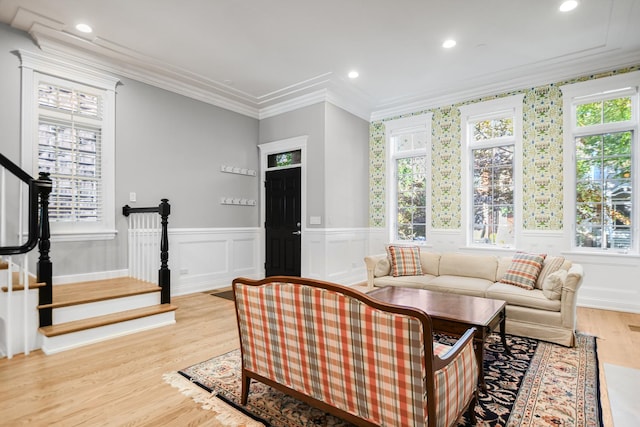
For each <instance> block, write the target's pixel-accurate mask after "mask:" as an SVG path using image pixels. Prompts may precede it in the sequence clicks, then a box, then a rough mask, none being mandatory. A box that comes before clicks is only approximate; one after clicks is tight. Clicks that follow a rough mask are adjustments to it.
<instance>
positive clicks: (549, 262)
mask: <svg viewBox="0 0 640 427" xmlns="http://www.w3.org/2000/svg"><path fill="white" fill-rule="evenodd" d="M563 264H564V257H563V256H548V257H546V258H545V259H544V262H543V263H542V269H541V270H540V274H538V280H536V288H537V289H542V284H543V283H544V280H545V279H546V278H547V276H548V275H550V274H551V273H554V272H556V271H558V270H559V269H560V268H562V265H563Z"/></svg>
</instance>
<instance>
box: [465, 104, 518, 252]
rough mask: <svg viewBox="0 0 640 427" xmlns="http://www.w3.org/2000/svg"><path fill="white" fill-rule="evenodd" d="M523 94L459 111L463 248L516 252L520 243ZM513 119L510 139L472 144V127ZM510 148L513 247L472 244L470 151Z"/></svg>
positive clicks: (471, 170) (467, 106)
mask: <svg viewBox="0 0 640 427" xmlns="http://www.w3.org/2000/svg"><path fill="white" fill-rule="evenodd" d="M523 100H524V94H519V95H512V96H507V97H504V98H498V99H494V100H490V101H483V102H477V103H474V104H469V105H463V106H461V107H459V109H460V127H461V129H460V139H461V144H460V146H461V156H462V200H461V209H462V212H461V216H462V226H463V234H464V238H465V242H466V246H467V247H469V248H479V249H491V250H496V249H508V250H513V249H515V248H517V246H518V242H520V241H522V239H521V238H522V222H523V218H522V200H523V199H522V184H523V181H522V149H523V146H522V115H523ZM504 117H513V137H508V138H500V139H494V140H492V141H491V142H489V143H482V142H476V141H474V140H473V129H472V123H474V122H477V121H479V120H489V119H497V118H504ZM502 145H513V147H514V154H513V156H514V161H513V169H514V170H513V179H514V189H513V204H514V206H513V209H514V216H513V233H514V236H513V245H499V244H489V243H487V244H480V243H474V242H473V156H472V150H474V149H478V148H489V147H499V146H502Z"/></svg>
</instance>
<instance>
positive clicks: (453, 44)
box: [442, 39, 456, 49]
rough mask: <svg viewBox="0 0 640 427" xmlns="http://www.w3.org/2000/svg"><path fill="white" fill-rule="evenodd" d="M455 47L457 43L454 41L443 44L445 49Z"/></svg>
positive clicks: (446, 41) (450, 40)
mask: <svg viewBox="0 0 640 427" xmlns="http://www.w3.org/2000/svg"><path fill="white" fill-rule="evenodd" d="M455 45H456V41H455V40H453V39H449V40H445V41H444V43H442V47H443V48H445V49H451V48H452V47H454V46H455Z"/></svg>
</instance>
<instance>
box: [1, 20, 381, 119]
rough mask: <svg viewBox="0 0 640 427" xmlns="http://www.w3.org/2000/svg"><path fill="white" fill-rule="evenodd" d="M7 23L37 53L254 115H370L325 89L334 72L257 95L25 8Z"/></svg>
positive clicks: (358, 102)
mask: <svg viewBox="0 0 640 427" xmlns="http://www.w3.org/2000/svg"><path fill="white" fill-rule="evenodd" d="M11 26H13V27H14V28H17V29H20V30H23V31H27V32H28V33H29V35H30V36H31V38H32V39H33V40H34V41H35V42H36V44H37V45H38V46H39V47H40V49H41V50H42V52H44V53H46V54H48V55H50V56H54V57H57V58H60V59H61V60H63V61H67V62H69V63H76V64H80V66H82V67H87V68H92V69H100V70H103V71H105V72H109V73H112V74H115V75H118V76H122V77H127V78H130V79H133V80H136V81H139V82H142V83H146V84H149V85H152V86H155V87H159V88H161V89H165V90H168V91H170V92H174V93H177V94H180V95H184V96H187V97H189V98H192V99H196V100H198V101H202V102H205V103H207V104H211V105H215V106H217V107H220V108H224V109H226V110H230V111H234V112H236V113H239V114H243V115H245V116H249V117H252V118H255V119H261V118H266V117H271V116H274V115H277V114H282V113H284V112H288V111H292V110H295V109H298V108H302V107H305V106H308V105H312V104H314V103H318V102H323V101H326V102H332V103H335V104H336V105H337V106H339V107H340V108H343V109H346V110H347V111H349V112H351V113H353V114H355V115H357V116H359V117H362V118H364V119H365V120H368V116H369V114H370V111H369V110H365V109H363V107H362V101H361V100H360V99H357V98H358V95H357V94H355V93H351V94H347V95H342V96H337V95H335V94H330V92H329V88H331V87H332V86H336V82H337V79H336V77H335V76H333V73H325V74H321V75H319V76H315V77H312V78H310V79H307V80H303V81H301V82H297V83H295V84H292V85H290V86H287V87H284V88H281V89H278V90H276V91H273V92H270V93H267V94H264V95H261V96H258V97H256V96H253V95H250V94H248V93H245V92H243V91H239V90H237V89H235V88H232V87H230V86H228V85H225V84H222V83H219V82H216V81H213V80H211V79H207V78H205V77H203V76H201V75H198V74H195V73H192V72H190V71H188V70H185V69H182V68H179V67H171V66H169V65H168V64H165V63H161V62H159V61H157V60H156V59H154V58H150V57H147V56H144V55H142V54H140V53H138V52H135V51H132V50H130V49H127V48H125V47H124V46H120V45H118V44H115V43H112V42H110V41H109V40H105V39H101V38H99V37H91V36H87V37H86V38H85V37H81V36H77V35H75V34H71V33H69V32H67V31H65V25H64V23H62V22H57V21H54V20H51V19H48V18H46V17H44V16H41V15H38V14H36V13H34V12H31V11H29V10H27V9H24V8H18V10H17V12H16V15H15V17H14V19H13V20H12V22H11ZM349 98H353V99H351V100H350V99H349Z"/></svg>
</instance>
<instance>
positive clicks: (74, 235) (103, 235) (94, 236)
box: [51, 230, 118, 242]
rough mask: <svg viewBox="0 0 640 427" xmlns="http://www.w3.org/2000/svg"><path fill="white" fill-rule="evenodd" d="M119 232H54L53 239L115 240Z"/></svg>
mask: <svg viewBox="0 0 640 427" xmlns="http://www.w3.org/2000/svg"><path fill="white" fill-rule="evenodd" d="M117 234H118V230H99V231H84V232H82V231H75V232H74V231H68V232H52V233H51V241H52V242H84V241H92V240H113V239H115V237H116V235H117Z"/></svg>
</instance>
